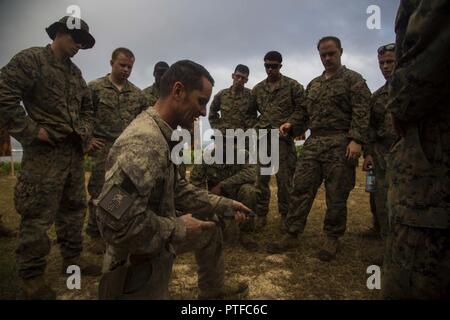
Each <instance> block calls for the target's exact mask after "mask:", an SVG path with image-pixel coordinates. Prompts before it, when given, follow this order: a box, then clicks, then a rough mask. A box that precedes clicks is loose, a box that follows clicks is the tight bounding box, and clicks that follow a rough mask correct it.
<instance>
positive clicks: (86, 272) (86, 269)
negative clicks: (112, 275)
mask: <svg viewBox="0 0 450 320" xmlns="http://www.w3.org/2000/svg"><path fill="white" fill-rule="evenodd" d="M70 265H76V266H78V267H80V270H81V275H82V276H100V275H101V274H102V268H101V267H100V266H99V265H96V264H93V263H90V262H88V261H87V260H86V258H84V257H81V256H77V257H74V258H64V259H63V263H62V268H61V273H62V274H63V275H67V268H68V267H69V266H70Z"/></svg>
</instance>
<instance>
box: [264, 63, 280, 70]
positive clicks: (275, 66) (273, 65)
mask: <svg viewBox="0 0 450 320" xmlns="http://www.w3.org/2000/svg"><path fill="white" fill-rule="evenodd" d="M264 67H265V68H266V69H272V70H273V69H278V68H279V67H280V64H279V63H264Z"/></svg>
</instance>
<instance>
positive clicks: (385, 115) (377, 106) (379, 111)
mask: <svg viewBox="0 0 450 320" xmlns="http://www.w3.org/2000/svg"><path fill="white" fill-rule="evenodd" d="M388 89H389V84H388V83H387V82H386V84H385V85H383V86H382V87H381V88H379V89H378V90H377V91H375V92H374V93H373V94H372V98H371V99H370V119H369V133H368V142H369V143H368V145H367V146H364V150H365V154H370V155H373V153H374V152H376V151H375V145H377V146H379V147H378V148H377V150H378V151H381V152H382V153H386V152H387V151H388V150H389V148H390V147H391V146H392V145H393V143H394V142H395V141H396V139H397V133H396V132H395V130H394V126H393V125H392V117H391V113H389V112H387V110H386V106H387V102H388V97H389V92H388Z"/></svg>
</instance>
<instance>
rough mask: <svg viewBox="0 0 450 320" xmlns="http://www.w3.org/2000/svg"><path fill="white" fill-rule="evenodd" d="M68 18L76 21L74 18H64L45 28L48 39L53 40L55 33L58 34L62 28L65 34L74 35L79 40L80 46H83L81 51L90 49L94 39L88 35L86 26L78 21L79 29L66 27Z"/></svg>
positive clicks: (82, 21)
mask: <svg viewBox="0 0 450 320" xmlns="http://www.w3.org/2000/svg"><path fill="white" fill-rule="evenodd" d="M69 18H73V19H77V18H76V17H70V16H65V17H63V18H61V19H60V20H59V21H57V22H54V23H52V24H51V25H50V26H49V27H48V28H45V31H47V34H48V36H49V37H50V39H52V40H54V39H55V37H56V33H57V32H58V30H59V28H60V27H63V28H64V29H65V31H66V32H68V33H71V34H73V35H75V36H76V37H77V38H78V39H80V42H81V44H82V45H83V47H82V49H90V48H92V47H93V46H94V44H95V39H94V37H93V36H92V35H91V34H90V33H89V26H88V24H87V23H86V22H85V21H84V20H82V19H80V28H76V27H75V28H74V26H72V25H70V26H68V20H69Z"/></svg>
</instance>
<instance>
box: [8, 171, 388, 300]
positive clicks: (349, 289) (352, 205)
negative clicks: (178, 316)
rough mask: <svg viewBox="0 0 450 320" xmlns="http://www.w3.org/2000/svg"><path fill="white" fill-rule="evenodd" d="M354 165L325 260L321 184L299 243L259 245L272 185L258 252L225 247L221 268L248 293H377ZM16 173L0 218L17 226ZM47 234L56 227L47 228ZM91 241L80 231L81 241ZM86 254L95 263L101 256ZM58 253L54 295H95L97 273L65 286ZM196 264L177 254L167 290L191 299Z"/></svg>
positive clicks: (51, 273)
mask: <svg viewBox="0 0 450 320" xmlns="http://www.w3.org/2000/svg"><path fill="white" fill-rule="evenodd" d="M360 168H361V167H359V168H357V183H356V187H355V189H354V190H353V191H352V193H351V195H350V198H349V200H348V222H347V232H346V234H345V235H344V237H342V238H341V249H340V252H339V254H338V256H337V258H336V260H334V261H332V262H330V263H324V262H321V261H320V260H319V259H317V251H318V250H319V249H320V247H321V243H322V241H323V232H322V226H323V219H324V213H325V197H324V190H323V186H322V187H321V189H320V191H319V193H318V196H317V198H316V200H315V202H314V205H313V208H312V211H311V213H310V215H309V219H308V225H307V227H306V230H305V233H304V235H303V236H302V237H301V241H300V246H299V247H298V249H296V250H292V251H290V252H288V253H286V254H276V255H270V254H268V253H266V252H265V251H264V250H263V247H264V245H265V244H267V243H269V242H271V241H275V240H276V239H279V238H280V232H279V217H278V214H277V206H276V189H275V188H272V199H271V204H270V213H269V220H268V225H267V227H266V228H265V230H264V231H262V232H258V233H255V239H256V240H257V241H258V242H259V243H260V244H261V249H260V250H259V251H258V252H248V251H246V250H245V249H243V248H242V247H239V246H227V247H226V249H225V269H226V274H227V275H228V276H230V277H233V278H234V279H238V280H239V279H240V280H247V281H248V282H249V284H250V294H249V299H378V298H379V297H380V296H379V294H380V293H379V291H378V290H369V289H368V288H367V286H366V281H367V278H368V276H369V275H368V274H367V273H366V270H367V267H368V266H369V265H371V264H372V263H371V262H370V261H371V258H372V257H374V256H376V255H377V254H379V253H381V252H382V244H381V241H379V240H376V239H374V240H366V239H363V238H361V237H360V236H359V233H360V232H362V231H364V230H366V229H367V228H369V227H370V225H371V214H370V210H369V197H368V194H367V193H365V192H364V175H363V173H361V171H360ZM14 184H15V178H13V177H11V176H6V175H2V176H0V210H1V213H2V214H3V220H4V222H5V224H6V225H7V226H9V227H11V228H15V229H18V226H19V223H20V220H19V215H18V214H17V213H16V212H15V210H14V205H13V189H14ZM50 237H51V239H55V231H54V229H53V228H52V229H51V230H50ZM16 245H17V239H0V253H1V254H0V299H20V298H21V289H20V285H21V283H20V279H19V278H18V276H17V266H16V263H15V257H14V250H15V248H16ZM89 245H90V243H89V238H88V237H87V236H85V247H88V246H89ZM86 255H87V256H88V257H89V258H90V259H92V261H95V262H97V263H99V264H100V263H101V257H99V256H95V255H92V254H89V253H88V252H86ZM60 266H61V257H60V255H59V250H58V247H57V245H54V246H53V247H52V250H51V253H50V256H49V257H48V267H47V279H48V281H49V283H51V285H52V287H53V288H54V289H55V290H56V292H57V294H58V299H89V300H90V299H96V298H97V286H98V282H99V278H95V277H84V278H82V283H81V286H82V288H81V290H68V289H67V287H66V278H65V277H62V276H61V274H60V268H61V267H60ZM195 270H196V264H195V260H194V257H193V254H190V253H189V254H185V255H182V256H179V257H177V260H176V263H175V266H174V272H173V279H172V282H171V285H170V292H171V294H172V297H173V298H174V299H195V298H196V296H197V287H196V281H197V276H196V272H195Z"/></svg>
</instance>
